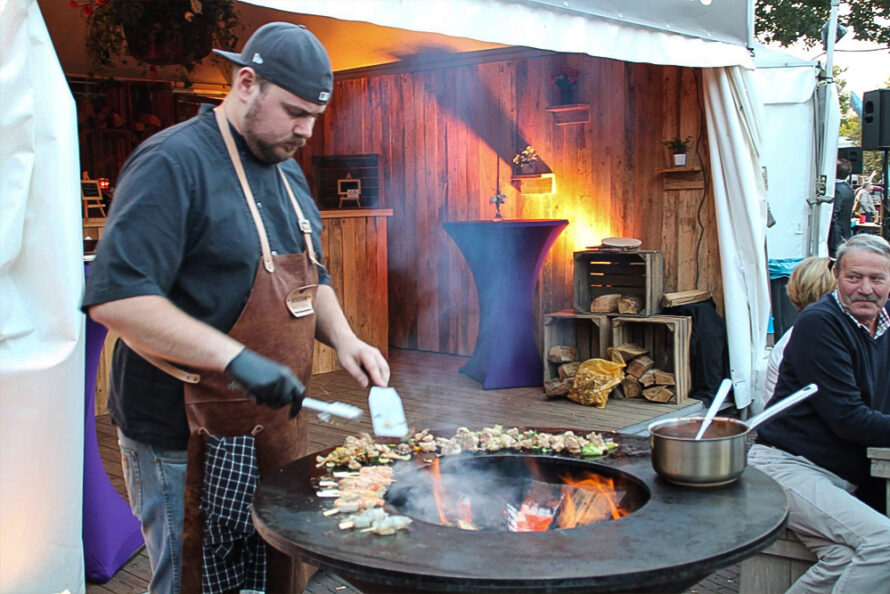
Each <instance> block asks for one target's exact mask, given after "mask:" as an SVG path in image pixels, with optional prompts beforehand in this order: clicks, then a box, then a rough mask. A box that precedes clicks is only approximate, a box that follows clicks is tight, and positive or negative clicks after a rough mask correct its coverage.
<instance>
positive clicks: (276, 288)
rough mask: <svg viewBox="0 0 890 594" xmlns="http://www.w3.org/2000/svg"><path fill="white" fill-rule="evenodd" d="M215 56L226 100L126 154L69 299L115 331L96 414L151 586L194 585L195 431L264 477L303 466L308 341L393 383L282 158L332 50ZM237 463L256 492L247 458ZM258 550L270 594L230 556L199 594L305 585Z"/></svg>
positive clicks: (254, 568)
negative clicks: (327, 264) (340, 297)
mask: <svg viewBox="0 0 890 594" xmlns="http://www.w3.org/2000/svg"><path fill="white" fill-rule="evenodd" d="M214 51H216V52H217V53H219V54H220V55H222V56H223V57H225V58H227V59H228V60H230V61H232V62H233V63H234V64H235V65H234V66H233V80H232V86H231V89H230V91H229V93H228V94H227V96H226V98H225V100H224V101H223V103H222V105H220V106H219V107H217V108H216V109H210V108H209V107H210V106H204V108H202V111H201V112H200V113H199V114H198V115H197V116H196V117H194V118H192V119H190V120H188V121H186V122H183V123H181V124H178V125H176V126H173V127H171V128H167V129H165V130H162V131H160V132H158V133H157V134H154V135H152V136H151V137H150V138H149V139H147V140H146V141H145V142H143V143H142V144H140V145H139V146H138V147H137V148H136V150H135V151H134V152H133V154H132V155H130V157H129V158H128V160H127V162H126V163H125V164H124V167H123V169H122V171H121V175H120V178H119V183H118V187H117V191H116V192H115V200H114V206H113V207H112V209H111V213H110V215H109V219H108V224H107V225H106V227H105V232H104V234H103V237H102V241H101V242H100V244H99V248H98V253H97V255H96V259H95V261H94V262H93V264H92V266H91V267H90V270H89V275H88V278H87V284H86V293H85V296H84V299H83V304H82V308H83V310H84V311H85V312H86V313H88V314H89V316H90V317H92V318H93V319H94V320H96V321H97V322H99V323H101V324H104V325H105V326H106V327H108V328H110V329H113V330H115V331H116V332H117V333H118V334H119V335H120V337H121V340H119V341H118V342H117V343H116V344H115V347H114V355H113V365H112V378H111V389H110V395H109V409H110V415H111V419H112V421H113V422H114V423H115V425H117V430H118V436H119V439H120V444H121V454H122V460H123V466H124V476H125V477H126V483H127V490H128V492H129V496H130V504H131V507H132V509H133V513H134V514H135V515H136V516H137V517H138V518H139V519H140V521H141V523H142V532H143V536H144V537H145V542H146V547H147V549H148V554H149V560H150V563H151V569H152V578H151V583H150V591H151V592H152V593H158V592H162V593H175V592H180V591H183V592H196V591H201V590H202V582H201V579H202V576H201V571H200V568H201V567H202V549H201V546H202V536H203V533H202V530H201V523H202V521H203V520H202V516H201V515H200V512H199V509H198V501H199V500H200V497H201V495H200V493H201V486H202V482H203V475H202V473H203V464H204V461H203V460H202V458H201V455H200V452H202V451H203V448H204V447H205V442H207V443H206V447H207V448H208V449H209V447H210V441H209V439H210V438H205V437H204V435H206V433H209V434H210V435H211V436H212V437H213V438H214V441H213V443H214V444H215V443H217V440H216V438H221V437H226V438H228V437H229V436H233V437H234V438H244V440H245V441H247V442H248V445H250V448H249V449H250V450H251V451H252V450H253V449H254V448H255V451H256V465H257V467H258V473H259V475H263V474H266V473H268V472H271V471H272V470H274V469H276V468H277V467H279V466H281V465H283V464H286V463H287V462H289V461H291V460H294V459H296V458H298V457H299V456H301V455H303V454H304V453H305V450H306V449H307V447H306V446H307V436H306V431H305V429H306V419H305V417H306V415H305V414H298V413H299V411H300V407H301V404H302V401H303V396H304V394H305V385H306V384H307V383H308V381H309V378H310V375H311V370H312V353H313V342H314V340H315V339H318V340H320V341H321V342H323V343H325V344H327V345H329V346H331V347H333V348H334V349H335V350H336V351H337V357H338V361H339V362H340V364H341V365H342V366H343V368H344V369H346V371H348V372H349V373H350V374H351V375H352V376H353V377H354V378H355V379H356V380H357V381H358V383H359V384H360V385H361V386H362V387H367V386H368V385H369V384H371V383H373V384H376V385H378V386H386V385H387V383H388V382H389V366H388V364H387V362H386V360H385V359H384V358H383V356H382V355H381V353H380V351H378V350H377V349H376V348H374V347H372V346H370V345H368V344H367V343H365V342H363V341H362V340H360V339H359V338H358V337H357V336H356V335H355V333H354V332H353V331H352V329H351V328H350V326H349V323H348V322H347V320H346V317H345V315H344V313H343V311H342V309H341V308H340V305H339V303H338V301H337V297H336V295H335V294H334V291H333V289H332V288H331V284H330V282H331V281H330V276H329V274H328V273H327V271H326V270H325V268H324V266H322V265H321V261H322V253H321V242H320V236H321V230H322V228H321V216H320V214H319V212H318V209H317V208H316V206H315V203H314V201H313V199H312V196H311V195H310V192H309V188H308V185H307V183H306V178H305V177H304V175H303V172H302V171H301V170H300V167H299V165H297V163H296V162H295V161H294V160H293V158H292V157H293V155H294V152H295V151H296V150H297V149H298V148H300V147H301V146H303V145H304V144H305V143H306V141H307V140H309V138H310V137H311V136H312V131H313V126H314V124H315V121H316V118H318V116H320V115H321V114H322V113H323V112H324V110H325V107H326V105H327V103H328V101H329V100H330V97H331V92H332V89H333V73H332V70H331V64H330V61H329V59H328V55H327V52H326V51H325V49H324V47H323V46H322V45H321V43H320V42H319V41H318V39H317V38H316V37H315V36H314V35H313V34H312V33H310V32H309V31H308V30H307V29H305V28H304V27H302V26H298V25H293V24H289V23H269V24H267V25H264V26H262V27H261V28H259V29H258V30H257V31H256V32H255V33H254V34H253V35H252V36H251V37H250V39H249V40H248V41H247V43H246V45H245V46H244V49H243V51H242V52H241V53H240V54H237V53H233V52H223V51H220V50H214ZM202 432H203V433H202ZM251 436H254V437H253V440H251ZM254 440H255V441H254ZM239 443H242V442H239ZM214 459H215V458H214ZM244 468H245V469H250V470H251V476H250V477H249V478H250V480H251V481H254V480H255V476H254V475H255V474H256V472H255V471H253V470H252V469H253V468H254V466H253V464H251V463H245V464H244ZM214 470H215V469H214ZM245 472H246V471H245ZM195 492H197V496H195ZM249 496H250V497H252V491H251V492H250V494H249ZM186 501H188V505H186V504H185V502H186ZM248 505H249V499H248ZM247 509H249V507H248V508H247ZM254 534H255V533H254ZM259 545H260V547H262V546H263V545H262V541H259ZM232 548H233V551H232V554H233V555H235V554H240V547H232ZM257 554H258V555H265V554H266V553H265V549H264V548H263V550H262V551H260V552H258V553H257ZM268 555H269V558H268V561H269V564H268V567H269V576H270V577H269V583H268V584H265V587H263V583H262V582H263V581H264V578H265V573H266V572H265V571H263V569H264V568H265V558H264V557H263V561H262V562H260V561H258V560H257V558H256V557H254V558H253V559H252V560H251V562H250V563H246V564H245V563H243V562H240V560H239V559H234V561H235V562H236V565H237V564H238V563H240V565H239V571H240V574H239V575H237V576H236V577H237V578H238V580H241V581H238V582H237V583H236V584H235V585H234V587H233V585H232V584H227V585H223V586H220V585H219V583H217V582H214V583H212V584H211V585H210V586H209V587H208V585H207V582H205V583H204V585H203V589H204V590H205V591H207V590H208V589H210V590H211V591H229V590H232V589H234V590H238V589H239V587H241V586H242V585H243V584H244V583H245V582H244V581H243V580H242V578H244V579H247V578H245V576H244V575H243V574H244V573H245V572H249V576H247V577H249V578H251V579H257V580H259V582H260V583H259V585H256V582H253V581H252V582H251V585H250V586H245V587H246V589H257V590H264V589H266V590H268V591H275V592H282V591H287V592H295V591H302V586H301V585H299V582H300V581H301V580H300V578H299V577H295V576H298V575H299V574H298V572H295V571H294V569H293V568H292V567H291V566H290V562H291V560H290V558H287V557H285V556H284V555H282V554H280V553H276V552H275V551H272V550H269V551H268ZM276 555H277V557H276ZM207 558H208V557H207V555H206V551H205V554H204V557H203V559H204V562H203V565H204V567H205V568H206V566H207V562H206V560H207ZM224 561H226V562H227V561H228V560H224ZM221 575H222V572H220V573H219V574H216V575H215V576H209V577H208V576H207V574H206V572H205V576H204V578H205V579H214V580H216V579H219V578H220V576H221ZM258 576H259V577H258ZM233 579H234V578H233Z"/></svg>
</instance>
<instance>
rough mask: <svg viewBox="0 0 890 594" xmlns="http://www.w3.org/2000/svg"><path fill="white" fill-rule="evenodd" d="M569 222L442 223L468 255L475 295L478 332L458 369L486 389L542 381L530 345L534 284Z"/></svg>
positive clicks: (541, 370)
mask: <svg viewBox="0 0 890 594" xmlns="http://www.w3.org/2000/svg"><path fill="white" fill-rule="evenodd" d="M568 224H569V222H568V221H567V220H565V219H558V220H521V219H519V220H509V221H453V222H449V223H444V224H443V226H444V227H445V231H446V232H447V233H448V235H450V236H451V238H452V239H453V240H454V242H455V243H456V244H457V246H458V248H460V251H461V253H463V255H464V258H465V259H466V260H467V264H469V266H470V270H471V271H472V272H473V278H474V279H475V281H476V291H477V292H478V294H479V337H478V339H477V340H476V348H475V350H474V351H473V356H472V357H470V360H469V361H468V362H467V363H466V364H465V365H464V366H463V367H461V368H460V372H461V373H463V374H464V375H467V376H469V377H471V378H473V379H475V380H476V381H478V382H480V383H482V387H483V388H485V389H486V390H492V389H498V388H518V387H524V386H540V385H542V384H543V381H544V367H543V361H542V359H541V355H540V353H539V352H538V348H537V346H536V344H535V327H534V296H535V283H536V282H537V280H538V274H539V273H540V272H541V266H542V265H543V263H544V258H545V257H546V256H547V252H548V251H549V250H550V247H551V246H552V245H553V242H554V241H556V238H557V237H558V236H559V234H560V233H561V232H562V230H563V228H564V227H565V226H566V225H568Z"/></svg>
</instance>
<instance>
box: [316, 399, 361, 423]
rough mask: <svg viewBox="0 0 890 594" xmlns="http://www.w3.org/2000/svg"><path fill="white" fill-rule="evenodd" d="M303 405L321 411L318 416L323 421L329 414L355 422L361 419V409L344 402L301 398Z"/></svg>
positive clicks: (326, 419)
mask: <svg viewBox="0 0 890 594" xmlns="http://www.w3.org/2000/svg"><path fill="white" fill-rule="evenodd" d="M303 406H304V407H306V408H308V409H310V410H314V411H317V412H319V413H321V414H319V415H318V416H319V417H321V419H322V420H323V421H328V420H330V417H331V416H334V417H340V418H341V419H346V420H348V421H353V422H355V421H358V420H359V419H361V418H362V414H363V411H362V409H360V408H359V407H357V406H352V405H351V404H346V403H345V402H324V401H323V400H316V399H315V398H303ZM324 415H327V417H328V418H325V416H324Z"/></svg>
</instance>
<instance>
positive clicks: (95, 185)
mask: <svg viewBox="0 0 890 594" xmlns="http://www.w3.org/2000/svg"><path fill="white" fill-rule="evenodd" d="M80 196H81V198H83V199H85V200H87V201H90V200H99V201H101V200H102V189H101V188H100V187H99V180H96V179H84V180H81V181H80Z"/></svg>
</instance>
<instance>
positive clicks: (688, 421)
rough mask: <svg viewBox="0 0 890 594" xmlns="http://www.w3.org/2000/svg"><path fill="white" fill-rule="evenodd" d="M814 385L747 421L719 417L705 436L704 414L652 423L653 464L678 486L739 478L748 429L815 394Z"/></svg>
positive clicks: (713, 484) (743, 464) (704, 485)
mask: <svg viewBox="0 0 890 594" xmlns="http://www.w3.org/2000/svg"><path fill="white" fill-rule="evenodd" d="M817 390H818V388H817V387H816V385H815V384H810V385H808V386H806V387H804V388H802V389H800V390H798V391H797V392H795V393H794V394H792V395H791V396H788V397H787V398H784V399H782V400H781V401H779V402H778V403H776V404H774V405H773V406H771V407H769V408H768V409H766V410H764V411H763V412H762V413H760V414H759V415H756V416H754V417H752V418H751V419H749V420H748V421H747V422H744V421H739V420H738V419H731V418H727V417H716V418H715V419H714V420H713V421H712V422H711V426H710V427H708V428H707V431H705V434H704V436H703V437H702V438H701V439H695V434H696V433H697V432H698V429H699V427H700V426H701V424H702V422H703V421H704V417H680V418H677V419H667V420H665V421H659V422H657V423H653V424H652V425H650V426H649V442H650V445H651V447H652V467H653V468H654V469H655V472H657V473H658V474H659V475H660V476H661V477H662V478H664V479H665V480H668V481H670V482H672V483H675V484H678V485H687V486H692V487H716V486H718V485H725V484H727V483H731V482H733V481H734V480H736V479H737V478H738V477H739V475H740V474H742V472H743V471H744V470H745V466H746V465H747V454H748V449H747V440H746V436H747V435H748V432H750V431H751V430H753V429H754V428H755V427H757V426H758V425H760V424H761V423H763V422H764V421H766V420H768V419H771V418H773V417H774V416H776V415H777V414H779V413H780V412H782V411H784V410H786V409H788V408H790V407H792V406H794V405H795V404H797V403H799V402H801V401H802V400H804V399H805V398H808V397H809V396H811V395H812V394H814V393H815V392H816V391H817Z"/></svg>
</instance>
